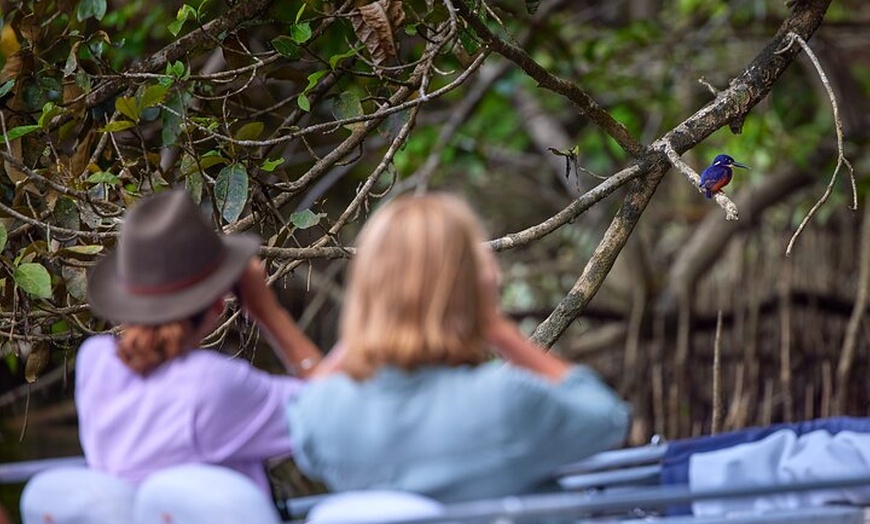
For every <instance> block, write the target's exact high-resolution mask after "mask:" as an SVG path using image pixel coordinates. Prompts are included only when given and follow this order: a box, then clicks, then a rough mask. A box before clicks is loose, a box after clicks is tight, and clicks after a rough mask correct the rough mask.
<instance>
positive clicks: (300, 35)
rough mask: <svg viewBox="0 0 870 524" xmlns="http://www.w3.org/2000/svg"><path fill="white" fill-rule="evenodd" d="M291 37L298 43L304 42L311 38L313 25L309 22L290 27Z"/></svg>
mask: <svg viewBox="0 0 870 524" xmlns="http://www.w3.org/2000/svg"><path fill="white" fill-rule="evenodd" d="M290 38H292V39H293V41H294V42H296V43H297V44H304V43H305V42H307V41H309V40H310V39H311V25H310V24H309V23H308V22H302V23H301V24H295V25H293V26H291V27H290Z"/></svg>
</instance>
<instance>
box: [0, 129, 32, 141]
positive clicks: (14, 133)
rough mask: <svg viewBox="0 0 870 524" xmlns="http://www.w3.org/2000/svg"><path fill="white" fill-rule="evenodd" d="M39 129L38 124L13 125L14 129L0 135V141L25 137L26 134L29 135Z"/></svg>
mask: <svg viewBox="0 0 870 524" xmlns="http://www.w3.org/2000/svg"><path fill="white" fill-rule="evenodd" d="M37 129H40V127H39V126H38V125H29V126H18V127H13V128H12V129H10V130H9V133H7V134H6V135H5V136H4V135H0V142H5V141H6V140H10V141H12V140H16V139H19V138H21V137H23V136H24V135H29V134H30V133H33V132H34V131H36V130H37Z"/></svg>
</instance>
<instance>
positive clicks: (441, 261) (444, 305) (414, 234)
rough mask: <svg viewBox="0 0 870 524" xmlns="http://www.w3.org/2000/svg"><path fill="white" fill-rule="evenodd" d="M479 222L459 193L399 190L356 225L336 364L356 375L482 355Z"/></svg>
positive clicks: (472, 359)
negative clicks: (340, 360) (414, 193)
mask: <svg viewBox="0 0 870 524" xmlns="http://www.w3.org/2000/svg"><path fill="white" fill-rule="evenodd" d="M484 238H485V235H484V232H483V228H482V226H481V225H480V223H479V221H478V220H477V218H476V216H475V215H474V212H473V211H472V210H471V209H470V208H469V207H468V205H467V204H466V203H465V202H464V201H462V200H461V199H459V198H457V197H455V196H450V195H447V194H429V195H425V196H404V197H400V198H397V199H396V200H394V201H392V202H390V203H389V204H387V205H386V206H384V207H383V208H382V209H380V210H379V211H377V212H376V213H375V214H374V215H373V216H372V218H371V219H369V221H368V222H367V223H366V225H365V226H364V227H363V230H362V232H361V233H360V235H359V238H358V247H357V253H356V256H355V257H354V260H353V262H352V263H351V267H350V275H349V284H348V288H347V295H346V297H345V305H344V309H343V312H342V318H341V338H342V341H343V343H344V344H345V346H346V349H347V353H346V356H345V359H344V362H343V364H342V366H343V369H344V371H345V372H346V373H348V374H349V375H350V376H352V377H353V378H355V379H357V380H362V379H365V378H368V377H370V376H372V375H373V374H374V373H375V372H376V371H377V370H378V369H379V368H381V367H382V366H386V365H393V366H397V367H399V368H401V369H404V370H406V371H411V370H414V369H416V368H418V367H420V366H425V365H432V364H441V365H448V366H459V365H463V364H470V365H476V364H479V363H481V362H483V361H484V360H485V359H486V358H487V348H486V341H485V335H484V328H485V326H484V318H485V315H486V314H487V312H486V310H485V308H486V304H487V301H486V298H485V296H484V295H485V293H486V289H485V288H484V285H483V282H482V278H481V277H482V271H483V263H484V259H483V257H482V252H481V250H482V249H484V248H483V246H482V245H481V243H482V242H483V240H484Z"/></svg>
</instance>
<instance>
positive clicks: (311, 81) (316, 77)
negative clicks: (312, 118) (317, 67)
mask: <svg viewBox="0 0 870 524" xmlns="http://www.w3.org/2000/svg"><path fill="white" fill-rule="evenodd" d="M328 72H329V71H326V70H323V71H315V72H313V73H311V74H310V75H308V85H307V86H306V87H305V90H304V91H302V94H303V95H305V94H308V92H309V91H311V90H312V89H313V88H314V86H316V85H317V82H319V81H320V79H321V78H323V76H324V75H325V74H326V73H328Z"/></svg>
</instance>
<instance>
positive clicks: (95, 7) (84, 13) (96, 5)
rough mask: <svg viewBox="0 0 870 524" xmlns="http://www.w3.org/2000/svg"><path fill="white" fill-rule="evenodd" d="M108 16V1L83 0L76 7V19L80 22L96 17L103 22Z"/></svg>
mask: <svg viewBox="0 0 870 524" xmlns="http://www.w3.org/2000/svg"><path fill="white" fill-rule="evenodd" d="M105 14H106V0H81V1H80V2H79V5H78V6H77V7H76V18H78V19H79V22H81V21H83V20H87V19H88V18H91V17H94V18H96V19H97V20H102V19H103V16H104V15H105Z"/></svg>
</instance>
